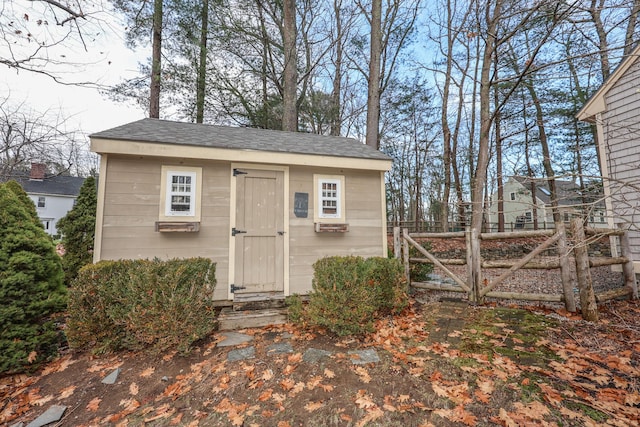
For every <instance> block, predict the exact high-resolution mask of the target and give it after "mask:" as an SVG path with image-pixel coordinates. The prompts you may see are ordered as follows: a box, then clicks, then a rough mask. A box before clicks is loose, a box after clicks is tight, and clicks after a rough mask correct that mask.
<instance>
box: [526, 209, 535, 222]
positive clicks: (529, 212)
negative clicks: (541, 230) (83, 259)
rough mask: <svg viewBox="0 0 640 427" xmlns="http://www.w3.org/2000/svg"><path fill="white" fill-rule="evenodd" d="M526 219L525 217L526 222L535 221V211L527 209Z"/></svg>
mask: <svg viewBox="0 0 640 427" xmlns="http://www.w3.org/2000/svg"><path fill="white" fill-rule="evenodd" d="M524 219H525V221H526V222H533V212H531V211H526V212H525V213H524Z"/></svg>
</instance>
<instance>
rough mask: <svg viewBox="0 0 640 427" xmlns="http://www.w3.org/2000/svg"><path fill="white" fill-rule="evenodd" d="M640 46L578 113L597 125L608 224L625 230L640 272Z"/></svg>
mask: <svg viewBox="0 0 640 427" xmlns="http://www.w3.org/2000/svg"><path fill="white" fill-rule="evenodd" d="M639 82H640V45H639V46H638V47H636V48H635V49H634V50H633V52H631V54H630V55H629V56H628V57H627V58H625V59H624V60H623V61H622V63H621V64H620V65H619V66H618V68H617V69H616V70H615V71H614V72H613V74H611V76H610V77H609V78H608V79H607V81H606V82H605V83H604V84H603V85H602V87H601V88H600V89H599V90H598V91H597V92H596V93H595V94H594V95H593V97H591V99H589V101H588V102H587V104H586V105H585V106H584V107H582V109H581V110H580V111H579V112H578V115H577V118H578V119H579V120H583V121H587V122H590V123H593V124H595V125H596V128H597V136H598V139H597V144H598V154H599V158H600V167H601V170H602V175H603V180H604V193H605V201H606V206H607V210H608V211H609V212H611V215H610V216H609V217H610V220H609V225H610V226H611V227H617V226H618V225H620V226H622V227H624V228H625V229H628V230H629V238H630V243H631V251H632V254H633V257H634V268H635V271H636V273H637V274H640V83H639Z"/></svg>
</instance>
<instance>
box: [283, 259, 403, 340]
mask: <svg viewBox="0 0 640 427" xmlns="http://www.w3.org/2000/svg"><path fill="white" fill-rule="evenodd" d="M313 268H314V276H313V282H312V286H313V290H312V292H311V293H310V295H309V303H308V304H307V306H306V307H305V308H304V310H302V309H301V302H300V299H299V297H297V298H295V297H294V298H292V299H290V300H289V307H290V310H291V309H292V310H293V315H292V316H291V318H292V320H295V319H296V318H298V319H299V323H306V324H309V325H317V326H323V327H325V328H327V329H328V330H329V331H331V332H333V333H335V334H337V335H340V336H344V335H359V334H364V333H368V332H373V329H374V323H375V320H376V319H377V318H380V317H382V316H385V315H389V314H396V313H399V312H400V311H402V310H403V309H404V308H405V307H406V306H407V304H408V299H407V295H406V292H405V291H406V281H405V280H404V275H403V269H402V265H401V263H400V262H399V261H398V260H395V259H389V258H382V257H375V258H366V259H365V258H362V257H355V256H346V257H340V256H335V257H328V258H323V259H320V260H318V261H316V263H315V264H314V265H313Z"/></svg>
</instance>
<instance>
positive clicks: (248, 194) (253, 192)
mask: <svg viewBox="0 0 640 427" xmlns="http://www.w3.org/2000/svg"><path fill="white" fill-rule="evenodd" d="M235 179H237V182H236V227H235V228H236V231H235V239H236V241H235V247H236V250H235V283H234V284H235V287H236V289H237V290H236V291H235V293H240V292H242V293H254V292H283V291H284V173H283V172H282V171H270V170H259V169H241V170H237V171H236V174H235ZM243 288H244V289H243Z"/></svg>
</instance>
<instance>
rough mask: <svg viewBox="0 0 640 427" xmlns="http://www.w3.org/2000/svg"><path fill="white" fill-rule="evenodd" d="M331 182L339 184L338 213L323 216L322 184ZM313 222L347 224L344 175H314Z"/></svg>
mask: <svg viewBox="0 0 640 427" xmlns="http://www.w3.org/2000/svg"><path fill="white" fill-rule="evenodd" d="M326 182H330V183H335V184H337V192H338V197H337V202H338V203H337V206H336V208H337V213H336V214H331V215H327V214H322V184H323V183H326ZM313 187H314V192H313V206H314V209H313V220H314V222H320V223H334V224H335V223H345V222H346V214H345V179H344V175H313Z"/></svg>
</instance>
